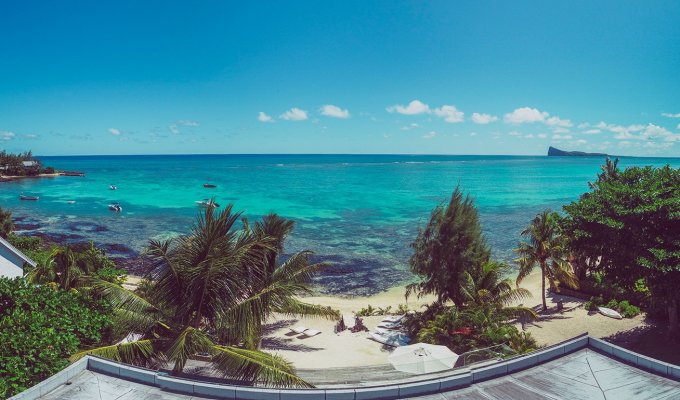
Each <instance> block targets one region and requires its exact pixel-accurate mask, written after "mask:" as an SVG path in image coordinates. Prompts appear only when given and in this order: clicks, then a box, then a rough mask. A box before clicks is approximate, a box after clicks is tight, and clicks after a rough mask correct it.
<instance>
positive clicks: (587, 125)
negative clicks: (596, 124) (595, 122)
mask: <svg viewBox="0 0 680 400" xmlns="http://www.w3.org/2000/svg"><path fill="white" fill-rule="evenodd" d="M577 128H578V129H583V128H590V124H589V123H587V122H583V123H581V124H578V126H577Z"/></svg>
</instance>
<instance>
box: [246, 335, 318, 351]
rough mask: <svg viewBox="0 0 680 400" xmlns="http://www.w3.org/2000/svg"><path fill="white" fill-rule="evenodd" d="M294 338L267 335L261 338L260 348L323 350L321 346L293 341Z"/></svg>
mask: <svg viewBox="0 0 680 400" xmlns="http://www.w3.org/2000/svg"><path fill="white" fill-rule="evenodd" d="M293 340H294V339H283V338H277V337H268V338H264V339H262V343H261V345H260V348H261V349H262V350H290V351H301V352H311V351H318V350H324V348H323V347H311V346H307V345H304V344H299V343H293Z"/></svg>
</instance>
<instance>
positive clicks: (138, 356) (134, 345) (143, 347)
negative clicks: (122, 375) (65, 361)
mask: <svg viewBox="0 0 680 400" xmlns="http://www.w3.org/2000/svg"><path fill="white" fill-rule="evenodd" d="M86 355H93V356H99V357H103V358H108V359H110V360H114V361H119V362H122V363H125V364H139V363H148V362H150V361H152V360H153V358H154V355H155V350H154V344H153V341H152V340H148V339H144V340H137V341H135V342H129V343H121V344H114V345H111V346H104V347H98V348H95V349H90V350H85V351H81V352H79V353H76V354H74V355H72V356H71V357H70V358H69V360H70V361H71V362H73V361H77V360H79V359H81V358H83V357H85V356H86Z"/></svg>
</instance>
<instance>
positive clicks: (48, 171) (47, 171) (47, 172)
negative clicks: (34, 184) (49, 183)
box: [43, 167, 54, 174]
mask: <svg viewBox="0 0 680 400" xmlns="http://www.w3.org/2000/svg"><path fill="white" fill-rule="evenodd" d="M43 172H44V173H46V174H53V173H54V167H47V168H45V171H43Z"/></svg>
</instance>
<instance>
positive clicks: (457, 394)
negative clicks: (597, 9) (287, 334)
mask: <svg viewBox="0 0 680 400" xmlns="http://www.w3.org/2000/svg"><path fill="white" fill-rule="evenodd" d="M92 360H95V362H93V361H92ZM101 361H102V360H99V359H95V358H90V359H89V360H88V361H87V362H86V363H82V362H81V364H82V365H83V367H82V368H78V367H76V366H75V365H74V366H72V367H69V368H70V369H71V370H70V371H68V370H67V371H65V372H66V375H70V376H68V377H67V379H64V380H63V381H62V382H59V381H52V382H50V380H52V379H53V378H54V377H53V378H50V379H48V380H47V381H45V382H43V383H41V384H40V385H38V386H41V385H43V387H42V388H39V387H34V388H32V389H29V391H28V392H24V393H22V394H21V395H19V396H17V397H16V398H17V399H19V398H30V399H34V398H41V399H52V400H56V399H103V400H107V399H111V400H113V399H117V400H128V399H154V400H161V399H177V400H179V399H201V398H230V399H237V398H238V399H278V400H285V399H328V400H330V399H393V398H412V399H431V400H435V399H436V400H443V399H452V398H466V399H480V400H481V399H484V400H489V399H528V400H531V399H668V400H670V399H680V367H677V366H673V365H670V364H665V363H661V362H658V361H655V360H652V359H649V358H647V357H644V356H640V355H637V354H635V353H632V352H629V351H627V350H624V349H621V348H619V347H617V346H613V345H610V344H608V343H606V342H603V341H601V340H598V339H594V338H591V337H588V336H583V337H581V338H577V339H574V340H572V341H569V342H565V343H563V344H561V345H559V346H555V347H551V348H548V349H546V350H543V351H542V352H537V353H534V354H531V355H529V356H525V357H520V358H516V359H512V360H507V361H502V362H498V363H496V364H492V365H485V366H482V367H479V368H463V369H459V370H454V371H449V372H448V375H441V374H439V375H437V376H423V377H422V379H423V380H421V381H419V382H408V383H405V382H403V381H402V382H391V384H390V385H383V386H376V387H357V388H354V389H349V388H345V389H326V390H321V389H317V390H298V391H294V390H283V389H282V390H277V389H263V388H242V387H234V386H226V385H215V384H207V383H200V382H195V381H188V380H184V379H174V378H169V377H167V376H161V375H158V374H155V373H153V374H152V375H153V377H152V376H151V375H147V376H146V377H144V376H135V374H132V373H130V372H125V370H127V367H125V366H120V365H119V364H116V363H110V362H105V363H102V364H99V363H101ZM112 367H114V368H117V370H116V369H111V368H112ZM85 368H87V369H85ZM116 371H117V372H116ZM652 371H654V372H656V373H654V372H652ZM145 379H150V380H148V382H149V383H150V382H154V383H153V384H149V383H146V384H145V383H141V382H142V381H144V380H145ZM133 380H136V381H137V382H134V381H133ZM64 382H67V383H66V384H64ZM36 388H37V389H38V391H36ZM31 391H32V393H31ZM22 395H23V396H22ZM41 395H42V396H41Z"/></svg>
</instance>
